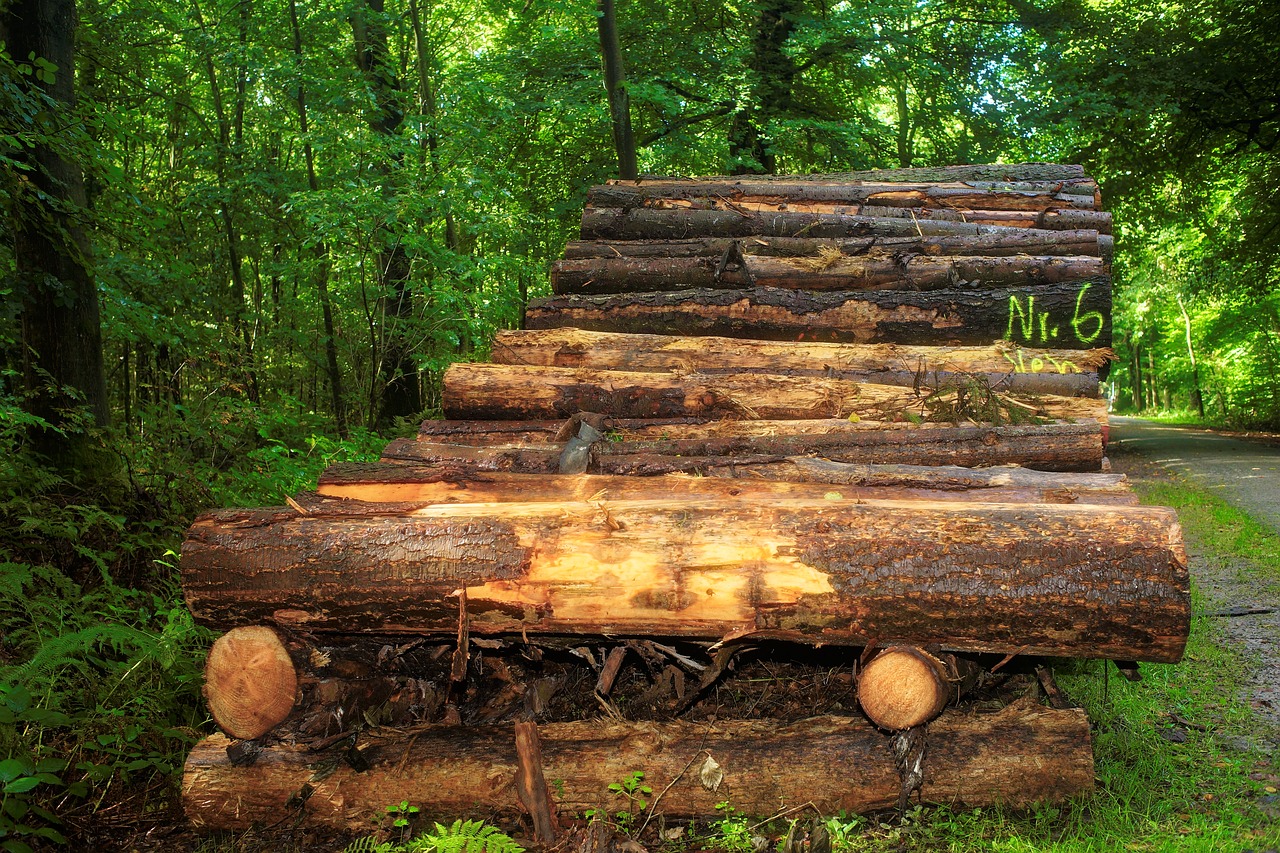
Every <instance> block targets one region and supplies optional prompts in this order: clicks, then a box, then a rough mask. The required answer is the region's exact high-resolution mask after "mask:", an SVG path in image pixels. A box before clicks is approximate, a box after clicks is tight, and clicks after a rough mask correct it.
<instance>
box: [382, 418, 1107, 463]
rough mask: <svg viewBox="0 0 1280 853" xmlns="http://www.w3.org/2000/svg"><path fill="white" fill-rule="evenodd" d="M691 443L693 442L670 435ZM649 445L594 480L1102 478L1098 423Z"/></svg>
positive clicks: (538, 458) (471, 455)
mask: <svg viewBox="0 0 1280 853" xmlns="http://www.w3.org/2000/svg"><path fill="white" fill-rule="evenodd" d="M682 434H685V435H689V434H692V435H694V436H697V437H688V438H678V437H677V438H672V437H667V436H679V435H682ZM657 435H658V436H661V437H654V438H635V439H632V438H627V437H624V438H623V439H622V440H620V441H614V440H609V441H602V442H599V443H597V444H595V445H594V446H593V448H592V455H591V462H590V466H589V468H588V470H589V471H591V472H592V473H599V474H627V475H651V474H675V473H690V474H704V475H714V474H717V473H719V472H724V471H739V472H741V475H743V476H750V475H751V473H750V472H751V471H752V470H753V469H754V468H756V467H757V466H764V465H771V464H774V463H779V462H785V461H786V460H787V459H788V458H789V457H792V456H805V455H811V454H812V455H820V456H823V457H825V458H827V459H830V460H832V461H835V462H852V463H882V464H902V465H959V466H962V467H965V468H976V467H980V466H985V465H1008V464H1018V465H1023V466H1026V467H1028V468H1035V469H1037V470H1042V471H1093V472H1096V471H1100V470H1101V465H1102V431H1101V428H1100V427H1099V426H1098V424H1096V423H1092V422H1086V423H1078V424H1065V423H1057V424H1049V425H1039V426H1003V427H975V426H968V425H966V426H936V425H934V426H919V427H908V426H899V425H897V424H851V423H849V422H848V421H846V420H831V421H723V422H721V423H720V424H717V425H714V426H712V427H711V428H710V429H704V428H699V427H693V428H690V429H689V430H687V431H686V430H681V429H677V428H675V427H670V428H661V429H660V431H659V432H658V433H657ZM560 452H561V448H560V447H559V446H558V445H554V446H548V445H545V444H542V445H527V446H521V445H516V446H509V447H502V446H489V447H472V446H466V445H460V444H436V443H431V442H425V441H412V440H409V439H397V440H395V441H392V442H391V443H390V444H388V445H387V447H386V449H385V450H384V451H383V454H382V458H383V460H385V461H388V462H412V463H415V464H423V465H425V464H435V463H439V462H456V463H458V464H459V465H462V466H464V467H468V468H469V470H471V471H473V472H474V471H513V472H521V473H530V474H554V473H558V472H559V470H560V467H559V466H560Z"/></svg>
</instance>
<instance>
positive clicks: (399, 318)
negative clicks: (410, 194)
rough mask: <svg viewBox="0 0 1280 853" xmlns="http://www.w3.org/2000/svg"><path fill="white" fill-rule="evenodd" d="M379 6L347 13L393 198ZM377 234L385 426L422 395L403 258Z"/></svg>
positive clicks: (394, 122)
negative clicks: (412, 344)
mask: <svg viewBox="0 0 1280 853" xmlns="http://www.w3.org/2000/svg"><path fill="white" fill-rule="evenodd" d="M383 3H384V0H362V2H360V3H358V4H356V6H355V7H354V8H353V10H352V12H351V29H352V35H353V39H354V44H355V56H356V67H357V69H358V70H359V71H360V73H361V74H362V75H363V77H364V81H365V85H366V86H368V88H369V91H370V93H371V95H372V108H371V109H370V110H369V113H368V115H367V116H366V121H367V122H368V124H369V127H370V128H371V129H372V130H373V131H374V132H375V133H377V134H379V135H380V136H382V137H383V139H384V141H385V142H384V144H386V145H388V146H389V147H391V148H392V149H393V150H392V151H391V153H390V154H389V156H388V158H387V159H386V160H385V161H381V165H380V167H379V168H380V169H381V172H382V177H383V181H384V187H383V189H384V193H385V194H387V195H388V196H393V195H394V193H395V189H394V187H395V186H396V183H397V182H398V180H399V178H398V176H397V175H396V172H397V171H398V170H399V167H400V165H401V164H402V162H403V160H404V154H403V152H402V151H400V150H399V149H397V148H395V144H396V142H395V137H397V136H398V135H399V133H400V126H401V124H402V123H403V121H404V108H403V106H402V104H401V103H400V94H401V93H400V81H399V80H398V79H397V77H396V71H395V68H394V66H393V65H392V63H391V57H390V56H389V54H388V50H387V31H386V25H385V24H384V23H383V21H382V18H383V15H384V8H383ZM379 230H380V231H381V241H382V246H381V248H380V249H379V253H378V268H377V281H378V286H379V290H380V291H381V292H382V296H381V297H380V299H379V310H380V313H381V315H382V319H383V323H384V330H383V336H384V341H383V347H382V363H381V373H382V378H383V383H384V387H383V391H382V399H381V405H380V407H379V408H378V411H377V416H376V420H377V422H378V423H379V424H383V425H386V424H389V423H391V422H392V421H393V420H394V419H395V418H398V417H407V416H409V415H414V414H417V413H418V412H420V411H422V391H421V387H420V384H419V381H418V367H417V363H416V361H415V360H414V355H413V352H412V351H411V348H410V345H409V342H408V339H407V336H406V331H405V325H406V324H407V322H408V321H409V320H410V319H412V318H413V316H414V298H413V289H412V286H411V281H410V264H409V256H408V255H407V254H406V253H405V249H404V244H403V242H401V239H400V235H399V234H397V233H395V231H394V230H393V229H391V228H390V227H389V226H388V225H385V224H384V225H382V226H380V227H379Z"/></svg>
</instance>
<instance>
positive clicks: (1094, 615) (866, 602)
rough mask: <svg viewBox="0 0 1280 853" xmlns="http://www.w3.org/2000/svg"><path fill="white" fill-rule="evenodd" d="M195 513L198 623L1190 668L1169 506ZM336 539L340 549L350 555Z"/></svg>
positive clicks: (1177, 535)
mask: <svg viewBox="0 0 1280 853" xmlns="http://www.w3.org/2000/svg"><path fill="white" fill-rule="evenodd" d="M335 503H336V506H335V507H334V508H333V510H332V511H330V512H329V513H327V514H324V515H321V514H318V513H308V514H301V513H299V512H297V511H296V510H294V509H289V508H269V509H262V510H225V511H220V512H214V513H208V514H205V515H202V516H200V517H199V518H198V519H197V520H196V522H195V523H194V524H193V525H192V526H191V528H190V530H189V531H188V533H187V538H186V541H185V542H184V544H183V547H182V560H181V570H182V580H183V589H184V592H185V594H186V598H187V603H188V605H189V606H190V608H191V611H192V613H193V614H195V616H196V618H197V619H198V620H199V621H201V622H202V623H205V624H209V625H211V626H216V627H224V628H225V627H232V626H237V625H245V624H255V623H263V624H271V623H272V622H276V623H279V624H285V625H293V626H304V627H306V628H308V629H311V630H324V631H336V630H342V631H353V630H354V631H372V632H392V633H394V632H414V633H444V632H450V633H451V632H454V631H456V630H457V626H458V599H457V596H458V594H459V591H460V590H461V589H463V588H465V590H466V601H467V611H468V615H469V619H468V622H469V630H470V633H471V635H472V636H475V635H478V634H493V633H512V634H525V635H529V634H576V635H592V636H600V635H631V636H653V637H661V636H669V637H696V638H714V639H723V638H728V637H745V636H752V635H762V636H767V637H774V638H778V639H786V640H794V641H801V642H811V643H823V644H829V643H840V644H852V645H865V644H867V643H868V642H873V641H875V640H877V639H878V638H888V637H892V638H896V639H898V640H900V641H902V642H907V643H913V644H916V645H928V644H930V643H938V644H941V645H943V646H944V647H946V648H949V649H952V650H960V651H973V652H993V653H999V654H1009V653H1013V652H1017V653H1025V654H1047V655H1055V656H1061V655H1070V656H1079V657H1107V658H1116V659H1124V660H1153V661H1176V660H1177V659H1178V658H1179V657H1180V656H1181V654H1182V647H1183V645H1184V644H1185V642H1186V636H1187V630H1188V625H1189V617H1190V614H1189V601H1188V593H1187V572H1186V560H1185V554H1184V552H1183V549H1182V542H1181V532H1180V529H1179V527H1178V525H1177V521H1176V516H1175V514H1174V513H1173V511H1172V510H1169V509H1164V508H1149V507H1110V506H1086V505H1071V506H1068V505H1038V504H1022V505H1019V504H986V503H969V504H960V503H953V502H928V501H884V502H856V501H851V500H816V501H815V500H804V499H775V500H772V501H768V502H760V501H753V500H741V499H733V500H701V499H686V500H661V501H608V502H564V503H546V502H536V503H496V504H461V505H441V506H430V507H425V508H422V509H417V510H413V511H410V512H397V513H393V514H385V515H378V514H371V513H373V512H376V511H377V508H376V506H371V505H368V504H365V505H357V506H352V505H351V503H352V502H344V501H338V502H335ZM338 542H340V543H341V547H335V543H338Z"/></svg>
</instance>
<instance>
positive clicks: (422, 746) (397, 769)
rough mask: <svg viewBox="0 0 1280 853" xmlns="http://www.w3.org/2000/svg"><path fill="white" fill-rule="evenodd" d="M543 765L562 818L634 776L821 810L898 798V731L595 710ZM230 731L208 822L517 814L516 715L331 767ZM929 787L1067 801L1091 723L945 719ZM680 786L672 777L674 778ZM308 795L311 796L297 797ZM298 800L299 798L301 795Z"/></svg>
mask: <svg viewBox="0 0 1280 853" xmlns="http://www.w3.org/2000/svg"><path fill="white" fill-rule="evenodd" d="M539 735H540V739H541V748H542V757H543V762H544V775H545V777H546V778H548V779H554V780H557V781H558V784H557V785H556V786H555V789H554V791H553V797H554V800H555V808H556V809H557V810H558V811H559V812H561V813H577V814H582V813H583V812H585V811H587V810H588V809H593V808H599V807H600V805H601V803H602V802H604V803H606V804H612V800H613V797H612V795H611V794H610V793H609V785H610V784H612V783H615V782H617V781H618V780H619V779H624V778H626V777H627V776H629V775H630V774H631V773H632V772H633V771H640V772H642V773H644V779H645V782H646V784H651V785H652V787H653V789H654V791H655V792H658V791H663V790H665V794H664V796H662V798H661V800H656V801H655V804H654V812H655V813H656V814H662V815H666V816H668V817H671V818H690V817H700V818H712V817H715V816H716V815H717V814H718V812H717V810H716V805H717V804H718V803H721V802H725V801H728V802H730V803H732V804H733V806H734V808H736V809H739V810H740V811H742V812H745V813H746V814H749V815H753V816H764V817H767V816H769V815H772V814H776V813H777V812H779V811H782V810H784V809H787V808H792V807H801V806H804V805H806V804H812V806H813V807H814V808H816V809H817V810H818V811H819V812H821V813H823V814H834V813H836V812H839V811H845V812H866V811H874V810H878V809H886V808H890V807H892V806H893V805H894V804H896V802H897V799H898V793H899V788H900V784H899V780H898V773H897V771H896V769H895V768H894V761H893V753H892V750H891V748H890V745H889V738H888V737H886V736H885V735H883V734H881V733H879V732H877V731H876V730H875V728H874V727H873V726H872V725H871V724H869V723H867V722H865V721H863V720H861V719H860V718H848V717H815V718H813V719H809V720H804V721H802V722H799V723H792V724H789V725H782V724H778V723H776V722H771V721H767V720H751V721H739V720H725V721H718V722H716V723H715V724H713V725H707V724H697V723H683V722H672V723H623V722H607V721H606V722H602V721H598V720H592V721H584V722H576V723H553V724H548V725H544V726H541V727H540V728H539ZM229 745H230V743H229V741H227V740H226V738H224V737H222V736H221V735H214V736H212V737H209V738H206V739H205V740H203V741H201V742H200V744H198V745H197V746H196V748H195V750H193V751H192V753H191V755H190V756H189V757H188V759H187V764H186V769H185V773H184V777H183V785H182V792H183V793H182V798H183V805H184V807H185V809H186V812H187V816H188V817H189V818H190V819H191V821H192V823H194V824H195V825H196V826H198V827H201V828H205V829H228V830H229V829H245V828H248V827H250V826H252V825H254V824H273V823H276V822H278V821H280V820H281V818H282V817H287V818H289V819H293V818H294V817H295V816H296V817H300V818H301V819H302V820H303V821H305V822H307V823H311V824H320V825H327V826H331V827H334V828H340V829H359V830H361V831H367V829H368V828H369V827H370V826H371V825H372V824H373V823H376V822H377V821H379V820H382V819H384V818H385V817H386V806H387V804H388V803H398V802H401V801H402V800H407V801H409V802H411V803H414V804H415V805H417V806H418V807H419V808H421V810H422V815H423V817H425V818H429V819H442V820H443V819H453V818H459V817H477V818H492V817H493V816H494V815H495V814H506V815H515V814H516V813H517V809H518V804H517V798H516V794H515V790H514V785H515V777H516V773H517V769H518V761H517V757H516V753H515V744H514V738H513V737H512V730H511V728H510V727H508V726H503V727H492V728H461V727H450V726H430V727H426V728H424V729H421V730H419V731H417V732H414V733H412V734H406V735H401V736H398V737H388V738H382V737H377V736H374V737H371V738H369V740H368V745H367V746H366V747H365V749H364V757H365V759H366V760H367V761H368V763H369V765H370V767H369V769H368V770H367V771H366V772H363V773H357V772H356V771H354V770H352V769H351V768H350V767H349V766H346V765H344V764H341V763H340V764H339V766H338V768H337V770H336V771H335V772H333V773H332V774H331V775H328V776H325V777H324V778H317V777H316V774H315V771H314V767H313V765H314V763H315V761H316V756H315V754H314V753H309V752H307V751H306V750H303V749H297V748H289V747H285V746H277V747H272V748H270V749H267V750H264V751H263V753H262V755H261V756H260V757H259V759H258V761H257V763H256V764H254V765H253V766H252V767H247V768H239V767H233V766H232V765H231V764H230V762H229V761H228V759H227V755H226V749H227V747H228V746H229ZM706 755H710V756H711V757H712V758H714V759H715V760H716V762H718V763H719V764H720V766H721V767H722V768H723V769H724V771H725V779H724V783H723V784H722V785H721V786H720V788H719V789H718V790H708V789H707V788H705V787H704V786H703V785H702V784H701V782H700V781H699V774H698V772H697V771H698V769H699V768H700V766H701V763H702V762H701V761H699V759H702V760H703V761H705V756H706ZM924 775H925V782H924V786H923V787H922V788H921V791H920V795H921V797H922V798H923V799H924V800H925V801H928V802H937V803H946V804H948V805H963V806H969V807H978V806H991V805H996V804H1000V805H1005V806H1021V805H1027V804H1030V803H1042V802H1043V803H1048V802H1058V801H1061V800H1064V799H1067V798H1070V797H1075V796H1079V795H1081V794H1086V793H1088V792H1090V791H1091V790H1093V753H1092V747H1091V744H1090V738H1089V721H1088V719H1087V718H1086V717H1085V715H1084V712H1083V711H1078V710H1068V711H1055V710H1051V709H1048V708H1044V707H1041V706H1039V705H1029V704H1022V703H1015V704H1013V705H1010V706H1007V707H1005V708H1004V709H1002V710H1000V711H997V712H995V713H990V714H962V713H959V712H951V713H947V714H944V715H943V716H942V717H940V718H939V719H938V720H936V721H935V722H934V723H933V724H932V725H931V726H930V728H929V740H928V746H927V750H926V753H925V763H924ZM668 784H670V788H669V789H668V788H667V786H668ZM304 786H306V787H307V788H308V789H309V790H310V796H308V797H307V798H306V799H305V800H304V801H302V802H301V804H300V805H290V803H291V802H297V798H296V797H295V796H294V795H295V794H296V793H297V792H298V791H300V790H301V789H303V787H304ZM291 798H292V799H291Z"/></svg>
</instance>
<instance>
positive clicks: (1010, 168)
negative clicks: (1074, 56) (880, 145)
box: [641, 163, 1087, 183]
mask: <svg viewBox="0 0 1280 853" xmlns="http://www.w3.org/2000/svg"><path fill="white" fill-rule="evenodd" d="M1085 177H1087V176H1086V175H1085V171H1084V167H1083V166H1079V165H1074V164H1066V163H990V164H976V165H966V166H918V167H915V168H910V169H871V170H868V171H863V172H827V173H822V174H812V175H753V176H752V180H758V181H768V180H777V181H785V182H790V181H818V182H826V183H829V182H831V181H891V182H904V183H922V182H927V181H933V182H949V181H1077V180H1080V179H1082V178H1085ZM641 178H645V179H650V180H670V179H669V178H664V177H663V176H661V175H641ZM707 180H723V181H730V180H735V177H734V176H731V175H717V176H713V177H709V178H707Z"/></svg>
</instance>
